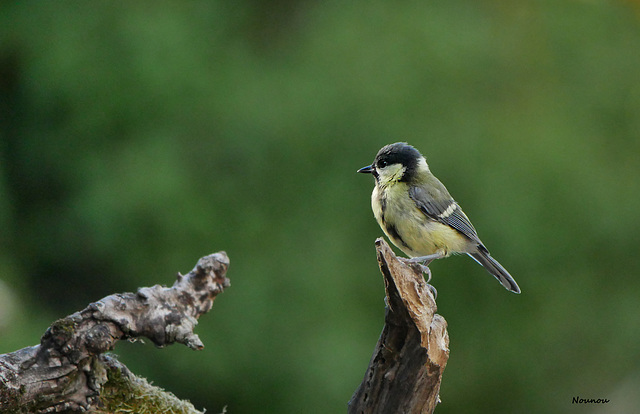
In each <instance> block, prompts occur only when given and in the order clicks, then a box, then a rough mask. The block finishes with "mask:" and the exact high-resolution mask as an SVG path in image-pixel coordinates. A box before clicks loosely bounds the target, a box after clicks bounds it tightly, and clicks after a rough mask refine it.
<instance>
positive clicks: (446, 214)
mask: <svg viewBox="0 0 640 414" xmlns="http://www.w3.org/2000/svg"><path fill="white" fill-rule="evenodd" d="M457 208H458V205H457V204H456V203H452V204H451V205H450V206H449V207H447V209H446V210H445V211H443V212H442V213H440V214H438V217H440V218H447V217H449V216H450V215H452V214H453V212H454V211H456V209H457Z"/></svg>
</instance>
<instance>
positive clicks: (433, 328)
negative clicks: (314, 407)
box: [348, 238, 449, 414]
mask: <svg viewBox="0 0 640 414" xmlns="http://www.w3.org/2000/svg"><path fill="white" fill-rule="evenodd" d="M376 250H377V254H378V264H379V266H380V271H381V272H382V275H383V278H384V283H385V291H386V304H387V307H386V314H385V325H384V328H383V330H382V334H381V335H380V339H379V340H378V344H377V345H376V348H375V350H374V352H373V356H372V357H371V361H370V362H369V367H368V368H367V372H366V373H365V376H364V380H363V381H362V383H361V384H360V386H359V387H358V389H357V390H356V391H355V393H354V394H353V397H351V401H349V409H348V412H349V414H376V413H380V414H390V413H403V414H408V413H433V411H434V409H435V407H436V404H437V403H438V402H439V401H440V398H439V392H440V382H441V380H442V373H443V371H444V368H445V366H446V364H447V360H448V358H449V335H448V333H447V322H446V321H445V320H444V318H443V317H442V316H440V315H438V314H436V313H435V312H436V302H435V299H434V297H433V295H432V293H431V291H430V289H429V287H428V285H427V283H426V282H425V280H424V278H423V276H422V271H421V270H420V269H419V268H418V267H417V266H410V265H408V264H407V263H405V262H403V261H401V260H399V259H398V258H397V257H396V256H395V254H394V253H393V251H392V250H391V248H390V247H389V245H388V244H387V243H386V242H385V241H384V240H383V239H381V238H380V239H377V240H376Z"/></svg>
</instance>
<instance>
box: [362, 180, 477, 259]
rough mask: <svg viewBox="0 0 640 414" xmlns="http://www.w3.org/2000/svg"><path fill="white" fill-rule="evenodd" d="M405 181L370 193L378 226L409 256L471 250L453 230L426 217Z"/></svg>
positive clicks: (375, 189)
mask: <svg viewBox="0 0 640 414" xmlns="http://www.w3.org/2000/svg"><path fill="white" fill-rule="evenodd" d="M408 190H409V189H408V186H407V184H406V183H403V182H395V183H393V184H391V185H388V186H385V187H382V188H378V186H376V187H375V188H374V190H373V193H372V194H371V206H372V209H373V214H374V216H375V218H376V220H377V221H378V224H379V225H380V227H381V228H382V230H383V231H384V233H385V234H386V235H387V237H389V240H391V242H392V243H393V244H395V245H396V246H397V247H398V248H399V249H400V250H402V251H403V252H404V253H405V254H406V255H407V256H409V257H418V256H427V255H430V254H434V253H441V254H443V255H445V256H446V255H449V254H451V253H462V252H466V251H467V250H468V249H469V241H468V239H467V238H466V237H465V236H463V235H462V234H460V233H459V232H458V231H457V230H455V229H453V228H452V227H449V226H447V225H446V224H442V223H440V222H438V221H435V220H432V219H430V218H429V217H427V216H426V215H425V214H424V213H423V212H422V211H420V209H419V208H418V207H417V206H416V204H415V202H414V201H413V200H412V199H411V198H410V197H409V195H408Z"/></svg>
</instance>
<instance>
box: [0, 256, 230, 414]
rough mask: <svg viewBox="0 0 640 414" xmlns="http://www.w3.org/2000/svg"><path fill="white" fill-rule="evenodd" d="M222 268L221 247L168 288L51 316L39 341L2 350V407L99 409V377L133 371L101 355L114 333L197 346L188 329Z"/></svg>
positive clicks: (211, 295) (219, 283)
mask: <svg viewBox="0 0 640 414" xmlns="http://www.w3.org/2000/svg"><path fill="white" fill-rule="evenodd" d="M228 267H229V258H228V257H227V255H226V253H224V252H219V253H215V254H212V255H209V256H205V257H203V258H201V259H200V260H199V261H198V263H197V264H196V266H195V267H194V268H193V270H192V271H191V272H189V273H188V274H187V275H184V276H183V275H181V274H178V276H177V280H176V282H175V283H174V284H173V286H171V287H164V286H160V285H155V286H153V287H146V288H140V289H138V291H137V292H136V293H118V294H113V295H110V296H107V297H105V298H103V299H101V300H99V301H97V302H95V303H92V304H90V305H89V306H87V307H86V308H85V309H84V310H82V311H80V312H76V313H74V314H72V315H69V316H67V317H65V318H63V319H60V320H58V321H56V322H54V323H53V324H52V325H51V326H50V327H49V328H48V329H47V331H46V332H45V333H44V335H43V336H42V338H41V341H40V345H36V346H32V347H28V348H24V349H21V350H19V351H15V352H12V353H9V354H3V355H0V412H2V413H23V412H24V413H27V412H28V413H52V412H62V411H64V412H81V411H98V410H99V409H101V408H102V407H103V406H104V403H103V402H101V397H102V394H101V392H102V390H103V386H104V385H105V384H107V383H108V382H109V383H111V384H114V383H116V382H118V381H121V380H122V379H128V378H132V375H131V374H130V373H129V372H128V370H126V367H124V366H122V365H121V364H120V363H118V362H117V361H115V360H114V358H113V357H107V356H105V355H104V353H105V352H107V351H110V350H112V349H113V348H114V347H115V345H116V343H117V341H120V340H132V339H135V338H143V337H145V338H148V339H150V340H151V341H152V342H153V343H154V344H156V345H157V346H159V347H163V346H166V345H169V344H172V343H175V342H177V343H182V344H184V345H186V346H188V347H189V348H191V349H196V350H198V349H202V348H203V347H204V345H203V344H202V341H201V340H200V338H199V337H198V335H197V334H195V333H194V332H193V330H194V328H195V326H196V324H197V323H198V318H199V317H200V316H201V315H203V314H205V313H206V312H208V311H209V310H210V309H211V307H212V305H213V301H214V299H215V297H216V296H217V295H218V294H219V293H221V292H222V291H223V290H224V289H225V288H227V287H229V285H230V282H229V279H228V278H227V277H226V272H227V268H228ZM128 383H129V384H130V386H131V384H132V382H131V381H128ZM140 383H141V382H139V381H138V382H137V384H138V385H139V384H140ZM138 388H140V387H138ZM143 388H144V387H143ZM145 389H147V388H145ZM145 392H147V391H145ZM165 397H166V399H167V400H171V396H170V395H166V394H165V395H164V396H163V397H162V398H165ZM132 398H133V397H132ZM127 404H130V403H127ZM172 404H173V403H172ZM191 408H192V406H191ZM126 409H131V408H130V405H129V406H128V408H126ZM134 411H135V410H134ZM153 411H154V410H153V409H152V410H151V411H148V410H147V411H145V412H153ZM123 412H124V411H123ZM138 412H140V411H138ZM162 412H165V411H162ZM171 412H197V411H195V409H193V410H192V409H187V410H186V411H185V410H181V411H171Z"/></svg>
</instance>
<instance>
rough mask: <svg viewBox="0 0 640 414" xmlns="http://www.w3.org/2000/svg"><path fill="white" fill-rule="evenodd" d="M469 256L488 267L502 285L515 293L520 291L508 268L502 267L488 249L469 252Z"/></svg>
mask: <svg viewBox="0 0 640 414" xmlns="http://www.w3.org/2000/svg"><path fill="white" fill-rule="evenodd" d="M481 247H482V246H481ZM469 256H471V257H472V258H473V260H475V261H476V262H478V263H480V264H481V265H482V267H484V268H485V269H487V271H488V272H489V273H491V274H492V275H493V276H494V277H495V278H496V279H498V281H499V282H500V283H501V284H502V286H504V287H505V288H507V289H508V290H510V291H512V292H514V293H520V288H519V287H518V284H517V283H516V281H515V280H513V278H512V277H511V275H510V274H509V272H507V269H505V268H504V267H502V265H501V264H500V263H498V261H497V260H496V259H494V258H493V257H491V256H490V255H489V252H488V251H486V250H482V249H480V250H478V252H476V253H469Z"/></svg>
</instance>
